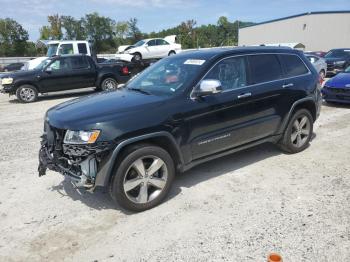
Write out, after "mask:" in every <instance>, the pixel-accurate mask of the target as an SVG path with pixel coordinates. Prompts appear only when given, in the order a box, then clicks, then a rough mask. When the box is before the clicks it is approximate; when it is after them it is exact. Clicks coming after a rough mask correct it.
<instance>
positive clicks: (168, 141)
mask: <svg viewBox="0 0 350 262" xmlns="http://www.w3.org/2000/svg"><path fill="white" fill-rule="evenodd" d="M140 143H142V144H145V143H147V144H152V145H156V146H159V147H161V148H163V149H164V150H166V151H167V152H168V153H169V154H170V156H171V157H172V158H173V160H174V164H175V167H176V169H177V170H179V169H181V167H182V166H183V165H184V160H183V156H182V154H181V151H180V148H179V146H178V145H177V143H176V141H175V138H174V137H173V136H172V135H171V134H170V133H169V132H166V131H160V132H156V133H151V134H146V135H142V136H138V137H132V138H129V139H126V140H124V141H122V142H121V143H119V144H118V145H117V147H116V148H115V149H114V150H113V152H112V153H111V154H110V156H109V158H108V160H107V161H106V163H105V164H104V165H103V166H102V168H101V170H100V171H99V172H98V174H97V177H96V182H95V186H108V185H109V184H110V181H111V179H112V177H113V169H114V168H115V165H116V164H117V162H118V156H121V155H122V153H123V152H125V150H127V148H129V147H130V146H135V145H137V144H140Z"/></svg>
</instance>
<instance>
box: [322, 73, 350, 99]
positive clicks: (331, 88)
mask: <svg viewBox="0 0 350 262" xmlns="http://www.w3.org/2000/svg"><path fill="white" fill-rule="evenodd" d="M322 97H323V99H324V100H325V101H326V102H338V103H348V104H350V66H349V67H348V68H347V69H345V71H344V72H342V73H339V74H337V75H336V76H334V77H333V78H331V79H329V80H328V81H327V82H326V83H325V85H324V87H323V89H322Z"/></svg>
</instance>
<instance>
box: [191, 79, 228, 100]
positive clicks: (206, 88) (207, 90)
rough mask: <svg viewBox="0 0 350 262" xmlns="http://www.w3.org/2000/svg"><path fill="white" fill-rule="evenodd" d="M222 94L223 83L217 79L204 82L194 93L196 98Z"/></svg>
mask: <svg viewBox="0 0 350 262" xmlns="http://www.w3.org/2000/svg"><path fill="white" fill-rule="evenodd" d="M221 92H222V86H221V82H220V81H219V80H216V79H206V80H203V81H202V82H201V83H200V85H199V87H198V88H197V90H196V91H195V92H194V94H195V96H197V97H201V96H208V95H214V94H218V93H221Z"/></svg>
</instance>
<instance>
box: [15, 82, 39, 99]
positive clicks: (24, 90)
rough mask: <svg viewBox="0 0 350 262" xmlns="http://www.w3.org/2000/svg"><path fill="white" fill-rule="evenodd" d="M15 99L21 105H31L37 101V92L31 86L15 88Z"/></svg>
mask: <svg viewBox="0 0 350 262" xmlns="http://www.w3.org/2000/svg"><path fill="white" fill-rule="evenodd" d="M16 97H17V99H18V100H19V101H20V102H22V103H32V102H35V101H36V100H37V99H38V90H37V89H36V88H35V87H34V86H32V85H22V86H20V87H19V88H17V90H16Z"/></svg>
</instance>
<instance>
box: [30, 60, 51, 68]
mask: <svg viewBox="0 0 350 262" xmlns="http://www.w3.org/2000/svg"><path fill="white" fill-rule="evenodd" d="M51 61H52V60H51V59H45V60H44V61H42V62H41V63H40V64H39V65H38V66H37V67H35V68H34V69H36V70H43V69H44V68H45V66H47V65H48V64H50V63H51Z"/></svg>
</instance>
